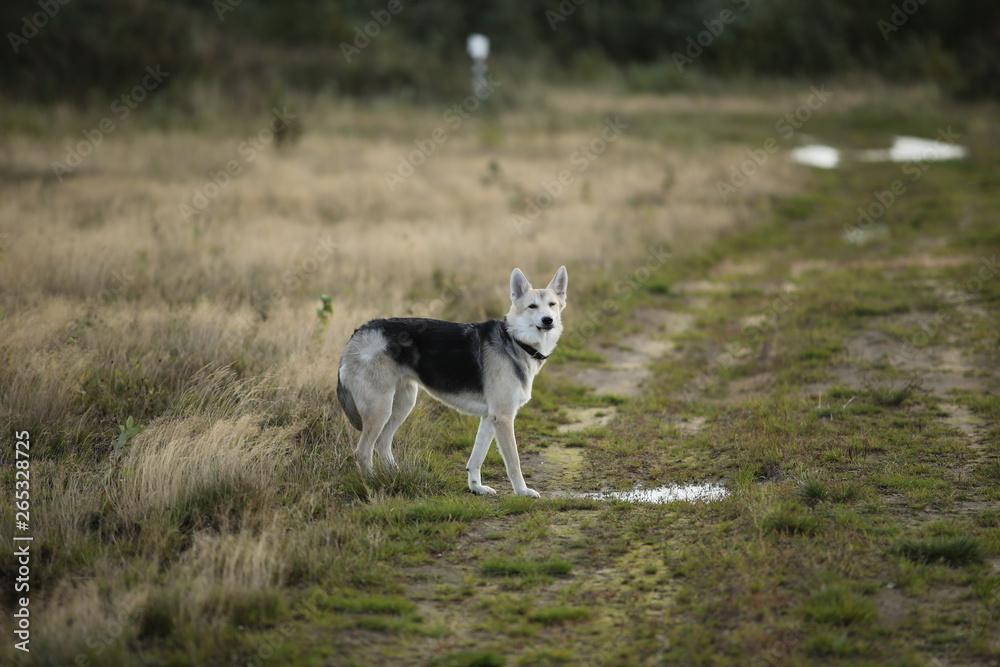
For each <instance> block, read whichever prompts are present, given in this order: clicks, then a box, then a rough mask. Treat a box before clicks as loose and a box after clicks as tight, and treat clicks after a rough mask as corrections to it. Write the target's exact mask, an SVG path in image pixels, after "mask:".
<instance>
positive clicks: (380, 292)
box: [0, 77, 1000, 666]
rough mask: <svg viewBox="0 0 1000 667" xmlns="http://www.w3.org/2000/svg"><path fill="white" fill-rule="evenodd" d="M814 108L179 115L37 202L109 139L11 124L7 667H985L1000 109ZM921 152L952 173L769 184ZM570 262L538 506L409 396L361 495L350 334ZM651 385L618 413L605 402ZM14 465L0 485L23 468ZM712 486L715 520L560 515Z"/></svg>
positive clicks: (3, 169)
mask: <svg viewBox="0 0 1000 667" xmlns="http://www.w3.org/2000/svg"><path fill="white" fill-rule="evenodd" d="M500 80H501V82H502V81H503V79H502V77H501V79H500ZM829 90H831V91H833V94H832V96H830V97H829V99H828V100H825V101H823V102H822V103H819V104H818V105H816V106H815V108H811V107H809V106H808V103H809V101H810V95H812V94H813V93H812V91H811V89H810V85H809V84H806V83H802V84H801V85H797V84H794V83H786V84H767V85H765V84H761V85H760V86H759V87H757V88H754V87H749V88H746V89H744V88H738V89H737V90H735V91H723V90H717V89H714V88H713V87H711V86H709V87H706V89H705V90H704V91H703V92H698V93H686V94H683V95H681V94H670V95H652V94H635V93H627V92H624V91H622V90H618V89H615V88H613V87H608V88H606V89H605V88H600V87H598V88H595V89H591V90H583V89H572V88H566V89H558V88H557V89H544V88H540V87H539V88H535V87H532V86H529V85H523V86H521V87H520V88H518V90H516V91H515V90H507V89H504V88H503V87H502V86H501V91H502V94H497V95H495V96H494V97H493V98H491V99H490V100H488V102H487V103H486V104H483V105H478V104H477V107H478V108H476V109H474V110H468V109H466V112H467V113H466V114H464V115H465V116H467V117H464V116H463V115H462V114H457V113H456V112H454V110H453V109H454V107H453V104H441V105H431V104H426V105H416V104H410V103H407V102H406V101H403V100H397V99H384V100H376V101H371V102H366V103H360V102H346V101H337V100H333V99H327V98H323V97H319V98H309V99H296V98H294V97H289V98H287V99H282V100H279V101H278V102H276V104H275V105H274V109H277V110H279V112H281V113H283V114H284V117H286V118H290V122H288V123H287V124H283V123H275V120H274V119H275V115H274V113H273V112H272V111H270V110H268V109H263V110H261V112H260V113H259V114H252V113H248V112H243V113H239V114H231V113H222V112H219V113H217V114H213V113H211V112H210V110H211V109H212V108H213V107H212V103H213V102H212V96H211V94H210V92H205V93H204V95H205V99H204V100H201V102H202V106H201V107H199V108H200V109H201V110H200V111H199V112H198V113H196V114H193V115H191V116H188V117H185V118H183V119H175V118H173V117H171V116H170V115H169V114H167V112H165V111H163V110H162V109H158V108H157V107H155V105H154V104H153V102H150V106H149V108H142V107H140V108H139V109H138V110H137V111H136V113H135V116H134V117H133V118H130V119H128V120H127V121H123V122H121V123H120V124H119V125H120V126H119V127H117V129H115V130H114V131H113V132H111V133H107V134H105V135H104V136H103V137H102V139H101V141H100V143H97V144H96V145H94V146H92V151H91V152H90V154H89V155H87V156H86V157H84V158H83V159H82V161H81V163H80V164H79V166H77V167H75V168H73V169H72V171H71V173H64V174H56V173H55V172H54V170H53V168H52V163H53V162H54V161H57V160H58V161H63V160H64V159H65V157H66V155H67V146H77V145H78V144H79V142H80V141H81V140H82V139H83V137H84V136H85V135H84V134H83V131H84V130H89V129H91V128H95V127H98V126H99V123H100V121H101V119H102V117H103V116H104V115H106V114H107V113H108V111H107V105H103V106H102V105H96V106H95V107H94V108H93V110H92V111H90V112H81V111H78V110H77V111H69V110H67V109H65V108H60V107H47V108H28V107H11V108H9V109H7V110H6V113H5V114H4V118H3V121H2V122H0V134H2V136H3V141H2V145H3V147H4V148H3V152H2V153H0V424H2V427H3V432H4V433H6V434H13V433H15V432H19V431H28V432H29V433H30V434H31V441H32V448H31V469H30V470H31V534H32V536H33V538H34V541H33V542H32V553H33V556H32V561H31V582H30V584H31V613H32V625H31V628H32V636H31V639H32V641H31V653H30V655H29V654H23V653H22V652H20V651H16V650H14V649H13V647H12V642H10V641H7V642H5V643H4V644H3V645H2V646H0V660H2V661H3V662H5V663H6V662H10V661H17V662H16V664H25V665H60V666H63V665H71V664H79V665H83V664H90V665H110V666H114V665H134V664H149V665H188V664H199V665H266V664H274V665H371V664H414V665H418V664H420V665H422V664H434V665H455V666H458V665H470V666H471V665H505V664H506V665H517V664H524V665H549V664H567V665H575V664H594V665H622V664H629V665H630V664H636V665H639V664H678V665H729V664H750V665H806V664H809V665H813V664H830V665H833V664H838V665H839V664H880V665H882V664H897V665H984V666H985V665H990V664H995V663H996V661H997V660H998V659H1000V510H998V507H1000V398H998V392H997V389H998V384H1000V383H998V372H997V369H998V367H1000V366H998V362H1000V336H998V333H997V332H998V331H1000V326H998V325H1000V316H998V308H997V306H998V304H1000V276H998V275H996V273H997V271H996V270H995V254H996V253H997V251H998V250H1000V180H998V177H997V174H998V173H1000V130H998V129H997V123H996V121H997V109H996V108H995V106H991V105H976V106H973V105H957V104H955V103H951V102H946V101H944V100H942V99H941V98H940V97H939V96H938V95H937V94H936V93H935V92H934V91H933V90H930V89H926V88H907V89H895V88H886V87H884V86H876V85H873V84H869V85H862V84H858V83H855V84H852V85H848V84H846V83H845V84H842V85H836V84H831V85H829ZM154 101H155V100H154ZM813 101H814V102H815V98H813ZM463 103H464V102H463V100H462V99H456V100H455V101H454V104H458V105H462V104H463ZM205 109H208V110H209V111H206V110H205ZM803 109H805V111H803ZM144 112H147V113H145V114H144ZM796 113H798V115H797V116H796ZM789 115H791V116H790V117H791V119H792V121H794V124H795V125H796V129H797V130H798V131H797V133H796V134H795V135H794V136H793V135H791V133H789V134H788V135H787V136H786V134H785V132H784V128H786V127H788V126H789V123H790V122H791V121H789V120H787V119H788V118H789ZM782 119H785V120H784V123H785V124H784V125H782V124H781V122H782ZM612 126H614V127H617V128H618V130H619V131H617V132H614V131H610V132H609V130H608V128H610V127H612ZM273 127H279V128H280V129H281V131H280V132H278V133H277V134H275V133H273V132H271V129H272V128H273ZM944 128H951V130H952V131H953V132H955V133H957V134H958V135H959V138H958V142H959V143H961V144H963V145H965V146H967V147H968V148H969V157H968V159H965V160H961V161H955V162H942V163H934V162H928V163H920V164H915V165H914V164H909V165H900V164H893V163H881V164H878V163H876V164H870V163H863V162H850V163H849V164H847V165H845V166H844V167H842V168H839V169H836V170H830V171H821V170H813V169H810V168H807V167H804V166H801V165H796V164H794V163H793V162H792V161H791V160H790V158H789V154H790V150H791V148H792V147H794V146H795V145H797V143H798V142H799V141H800V140H801V137H802V136H803V135H811V136H814V137H817V138H819V139H820V140H821V141H823V142H824V143H832V144H834V145H838V146H841V147H844V148H847V149H859V150H860V149H867V148H880V147H882V148H884V147H887V146H888V145H889V144H890V143H891V139H892V136H893V135H894V134H913V135H916V136H923V137H927V138H932V137H935V136H936V135H937V133H938V131H939V130H941V129H944ZM434 137H436V138H434ZM769 142H770V143H769ZM772 145H773V146H776V149H775V150H773V151H771V150H763V149H762V147H765V146H772ZM420 146H424V147H432V148H433V151H432V152H431V151H430V150H429V149H426V148H425V149H421V148H420ZM415 150H417V151H420V150H423V152H422V153H420V154H419V155H418V156H417V157H415V158H413V157H412V156H413V154H414V151H415ZM748 151H749V152H748ZM753 154H755V155H758V156H760V155H762V154H763V155H764V156H765V159H763V161H762V163H760V162H758V163H757V164H756V166H751V167H749V168H748V170H750V171H752V172H753V173H752V174H751V175H750V176H748V177H745V178H743V179H737V180H736V181H734V180H733V173H734V172H733V170H734V168H735V169H739V167H740V165H741V164H744V163H745V162H746V161H747V160H749V159H751V158H752V155H753ZM401 160H404V161H407V162H409V163H416V162H419V164H413V165H412V172H413V173H412V175H408V176H406V177H405V178H401V179H400V181H396V180H395V179H387V177H386V172H395V171H397V170H398V168H399V165H400V161H401ZM907 169H908V170H907ZM404 171H406V170H405V169H404ZM222 173H224V174H225V176H221V175H220V174H222ZM560 178H561V179H562V181H563V182H561V183H560ZM896 180H900V181H901V182H902V181H905V188H904V191H903V192H902V193H898V194H895V195H893V200H892V201H891V203H888V204H887V205H883V209H882V213H879V214H878V215H874V216H873V221H872V223H870V224H868V223H865V225H864V226H863V229H861V230H860V232H858V230H854V231H855V232H856V233H855V234H854V235H851V234H850V231H851V230H850V226H852V225H853V226H855V227H857V226H858V223H857V222H856V220H857V218H858V213H857V211H856V209H857V208H858V207H859V206H860V207H864V208H865V209H868V210H876V211H877V209H869V207H870V205H871V204H872V202H875V201H888V200H886V199H885V196H884V195H881V193H883V192H885V191H887V190H889V191H891V188H892V186H891V184H892V183H893V182H894V181H896ZM720 182H723V183H730V184H734V183H736V185H734V186H733V187H734V189H735V190H736V191H735V192H728V193H726V192H723V191H721V190H720V186H719V183H720ZM879 196H882V200H879V199H878V197H879ZM200 204H204V205H203V206H201V205H200ZM533 207H537V211H536V210H535V208H533ZM192 209H194V211H196V212H194V213H192ZM663 253H669V258H668V259H667V260H666V261H665V262H663V261H656V262H651V261H650V258H651V257H654V256H661V255H662V254H663ZM991 262H993V263H991ZM562 264H565V265H566V266H567V268H568V271H569V276H570V285H569V306H568V308H567V310H566V311H565V313H564V317H565V325H566V330H565V333H564V343H563V344H562V345H561V346H560V347H559V348H558V349H557V351H556V353H555V355H554V356H553V359H552V360H551V361H550V362H549V363H548V364H547V367H546V368H545V369H544V370H543V372H542V374H541V375H540V376H539V378H538V380H536V385H535V396H534V398H533V400H532V402H531V403H529V404H528V406H526V407H525V409H524V410H523V411H522V414H521V415H520V416H519V418H518V420H517V431H518V440H519V448H520V450H521V452H522V462H523V465H524V467H525V472H526V477H527V479H528V483H529V485H531V486H532V487H533V488H535V489H537V490H538V491H539V492H541V493H542V499H540V500H536V501H531V500H529V499H524V498H517V497H513V496H512V494H511V493H510V489H509V483H508V482H507V481H506V478H505V476H504V474H503V465H502V462H501V460H500V458H499V455H498V453H497V452H496V451H495V448H494V451H492V452H491V453H490V456H489V458H488V459H487V464H486V466H485V468H484V482H485V483H487V484H491V485H492V486H494V487H496V488H497V489H498V490H499V491H500V494H499V496H497V497H496V498H479V497H474V496H472V495H470V494H469V493H468V492H467V489H466V485H465V471H464V464H465V460H466V458H467V457H468V454H469V452H470V451H471V444H472V441H473V439H474V435H475V431H476V425H477V422H476V420H474V419H472V418H469V417H464V416H460V415H456V414H454V413H452V412H450V411H449V410H447V409H445V408H442V407H440V406H438V405H437V404H435V403H434V402H433V401H430V400H428V399H427V398H426V397H422V398H421V400H420V402H419V403H418V405H417V408H416V410H415V411H414V413H413V415H412V416H411V418H410V419H409V420H408V421H407V423H406V424H404V426H403V427H402V428H401V429H400V432H399V435H398V436H397V440H396V452H397V460H399V461H400V462H401V465H400V469H399V470H398V471H392V470H379V471H378V472H377V474H376V475H374V476H372V477H367V476H364V475H362V474H360V473H359V472H358V471H357V470H356V469H355V467H354V464H353V460H351V459H350V456H349V455H350V452H351V450H352V449H353V446H354V444H355V442H356V436H357V433H356V432H355V431H354V430H353V429H351V428H350V426H349V425H348V424H347V421H346V419H345V418H344V416H343V414H342V412H341V410H340V407H339V405H338V404H337V401H336V391H335V388H336V366H337V359H338V355H339V352H340V349H341V348H342V346H343V344H344V343H345V342H346V340H347V338H348V337H349V336H350V334H351V332H352V331H353V329H354V328H355V327H356V326H358V325H359V324H361V323H362V322H364V321H366V320H367V319H370V318H372V317H375V316H392V315H413V316H432V317H441V318H446V319H454V320H465V321H472V320H479V319H484V318H487V317H497V316H500V315H502V314H503V313H504V312H505V311H506V309H507V307H508V304H509V302H508V296H507V281H508V277H509V274H510V271H511V269H512V268H513V267H515V266H518V267H520V268H521V269H523V270H524V271H525V272H526V274H527V276H528V278H529V279H530V280H532V281H534V282H535V284H536V285H538V284H545V283H547V282H548V280H549V279H550V278H551V275H552V274H553V273H554V271H555V270H556V269H557V268H558V267H559V266H560V265H562ZM991 266H992V267H994V270H993V272H992V274H991V272H990V268H989V267H991ZM678 322H680V323H682V324H678ZM643 350H646V352H645V353H644V352H643ZM650 351H651V352H650ZM636 359H639V360H640V361H641V366H642V369H645V370H646V371H647V374H646V375H645V376H644V378H645V379H644V380H643V382H641V383H637V382H634V381H633V383H632V386H631V389H633V390H634V391H630V392H621V391H617V390H613V389H609V387H612V385H611V384H609V383H608V382H603V381H601V380H600V378H602V377H606V378H607V377H612V376H614V375H615V374H616V373H617V374H619V375H624V376H625V377H626V378H633V377H639V374H640V370H641V369H640V368H639V367H638V366H637V362H636ZM623 360H625V361H623ZM595 378H597V380H596V381H595ZM583 413H587V414H590V415H596V416H597V417H598V420H597V421H596V422H594V423H582V422H581V421H580V420H579V417H578V416H579V415H580V414H583ZM0 462H2V471H0V478H2V479H3V485H4V487H5V489H13V488H14V484H15V474H14V473H15V461H14V451H13V445H11V446H10V447H4V448H3V450H0ZM704 482H717V483H721V484H722V485H724V486H725V487H726V488H727V490H728V491H729V493H728V495H727V496H726V497H725V498H723V499H721V500H717V501H713V502H701V503H685V502H673V503H668V504H662V505H652V504H644V503H634V502H624V501H598V500H595V499H593V498H590V497H586V496H585V495H584V494H585V493H587V492H595V491H601V490H628V489H631V488H634V487H635V485H637V484H641V485H643V486H646V487H655V486H659V485H661V484H668V483H676V484H687V483H704ZM12 497H13V494H11V493H7V492H6V491H5V493H4V494H3V496H2V504H0V516H2V517H3V525H4V526H6V527H10V526H13V525H14V514H15V506H14V503H13V500H12ZM13 535H14V531H13V529H12V528H10V529H6V528H5V530H4V531H3V533H2V534H0V543H2V545H3V552H4V553H5V554H6V553H12V552H13V549H14V546H15V543H14V542H13V541H12V536H13ZM4 567H5V572H6V573H8V574H12V573H14V572H15V571H16V568H15V567H14V565H13V564H8V563H6V562H5V564H4ZM5 581H6V582H7V583H5V585H4V589H3V590H2V592H0V595H2V597H3V600H4V605H5V607H10V608H13V606H14V604H15V599H16V597H17V595H15V593H14V587H13V583H12V582H13V577H12V576H9V577H6V578H5ZM3 624H4V633H5V636H7V637H8V638H9V637H10V636H11V634H10V632H11V630H12V626H11V625H10V619H9V618H6V617H5V619H4V621H3Z"/></svg>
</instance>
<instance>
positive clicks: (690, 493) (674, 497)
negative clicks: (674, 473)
mask: <svg viewBox="0 0 1000 667" xmlns="http://www.w3.org/2000/svg"><path fill="white" fill-rule="evenodd" d="M728 495H729V490H728V489H727V488H726V487H724V486H722V485H720V484H668V485H666V486H657V487H655V488H651V489H644V488H642V487H641V486H637V487H636V488H634V489H632V490H631V491H598V492H596V493H585V494H583V497H585V498H594V499H595V500H624V501H625V502H629V503H657V504H663V503H673V502H677V501H684V502H689V503H697V502H711V501H713V500H720V499H722V498H725V497H726V496H728Z"/></svg>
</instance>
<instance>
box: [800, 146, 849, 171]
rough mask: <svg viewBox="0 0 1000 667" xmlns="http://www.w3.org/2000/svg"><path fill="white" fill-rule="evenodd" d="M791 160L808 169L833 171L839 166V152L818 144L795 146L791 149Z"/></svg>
mask: <svg viewBox="0 0 1000 667" xmlns="http://www.w3.org/2000/svg"><path fill="white" fill-rule="evenodd" d="M792 160H794V161H795V162H798V163H799V164H804V165H806V166H809V167H819V168H820V169H835V168H836V167H837V165H839V164H840V151H838V150H837V149H836V148H834V147H833V146H822V145H820V144H811V145H809V146H796V147H795V148H793V149H792Z"/></svg>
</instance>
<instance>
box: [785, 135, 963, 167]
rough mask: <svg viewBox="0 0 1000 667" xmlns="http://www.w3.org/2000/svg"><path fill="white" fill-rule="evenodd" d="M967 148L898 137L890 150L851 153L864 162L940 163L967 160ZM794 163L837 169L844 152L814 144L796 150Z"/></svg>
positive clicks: (881, 149)
mask: <svg viewBox="0 0 1000 667" xmlns="http://www.w3.org/2000/svg"><path fill="white" fill-rule="evenodd" d="M966 155H967V151H966V150H965V147H964V146H959V145H957V144H949V143H945V142H943V141H937V140H934V139H921V138H920V137H894V138H893V142H892V146H891V147H890V148H876V149H869V150H860V151H855V152H854V153H853V154H852V153H848V157H854V158H855V159H856V160H860V161H861V162H914V161H918V160H919V161H921V162H938V161H941V160H961V159H962V158H964V157H966ZM792 160H794V161H795V162H798V163H799V164H804V165H808V166H810V167H818V168H820V169H834V168H836V167H837V166H839V165H840V163H841V161H842V154H841V151H840V150H838V149H836V148H834V147H833V146H823V145H821V144H810V145H808V146H798V147H796V148H793V149H792Z"/></svg>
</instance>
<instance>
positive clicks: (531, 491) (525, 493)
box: [514, 487, 542, 498]
mask: <svg viewBox="0 0 1000 667" xmlns="http://www.w3.org/2000/svg"><path fill="white" fill-rule="evenodd" d="M514 493H515V494H516V495H519V496H527V497H528V498H541V497H542V496H541V494H540V493H538V491H535V490H534V489H529V488H527V487H525V488H524V489H521V490H520V491H515V492H514Z"/></svg>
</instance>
